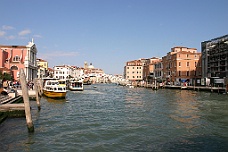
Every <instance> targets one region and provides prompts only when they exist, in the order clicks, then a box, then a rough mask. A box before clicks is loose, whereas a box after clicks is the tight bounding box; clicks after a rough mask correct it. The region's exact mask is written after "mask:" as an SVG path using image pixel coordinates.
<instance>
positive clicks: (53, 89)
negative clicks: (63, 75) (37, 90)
mask: <svg viewBox="0 0 228 152" xmlns="http://www.w3.org/2000/svg"><path fill="white" fill-rule="evenodd" d="M43 94H44V95H45V96H46V97H49V98H65V97H66V94H67V89H66V83H65V84H64V81H63V80H55V79H50V80H45V82H44V88H43Z"/></svg>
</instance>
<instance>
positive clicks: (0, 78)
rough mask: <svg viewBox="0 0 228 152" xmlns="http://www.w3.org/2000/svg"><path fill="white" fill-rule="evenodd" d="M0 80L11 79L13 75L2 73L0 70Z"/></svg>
mask: <svg viewBox="0 0 228 152" xmlns="http://www.w3.org/2000/svg"><path fill="white" fill-rule="evenodd" d="M0 80H10V81H11V80H13V77H12V75H11V74H9V73H2V72H0Z"/></svg>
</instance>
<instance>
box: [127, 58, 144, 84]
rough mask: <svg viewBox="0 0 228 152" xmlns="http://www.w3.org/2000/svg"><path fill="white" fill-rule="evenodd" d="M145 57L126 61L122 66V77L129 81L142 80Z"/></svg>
mask: <svg viewBox="0 0 228 152" xmlns="http://www.w3.org/2000/svg"><path fill="white" fill-rule="evenodd" d="M146 61H147V60H146V59H139V60H133V61H128V62H126V65H125V67H124V79H126V80H129V81H131V82H136V83H137V82H140V81H142V80H143V66H144V63H145V62H146Z"/></svg>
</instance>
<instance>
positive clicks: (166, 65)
mask: <svg viewBox="0 0 228 152" xmlns="http://www.w3.org/2000/svg"><path fill="white" fill-rule="evenodd" d="M162 64H163V79H164V80H166V82H169V83H171V84H175V85H179V84H181V83H182V82H188V83H190V84H192V85H193V84H195V83H196V81H197V83H198V82H199V80H200V78H201V75H202V74H201V70H202V69H201V53H197V50H196V49H195V48H187V47H174V48H172V49H171V52H169V53H167V55H166V56H164V57H162ZM197 79H198V80H197Z"/></svg>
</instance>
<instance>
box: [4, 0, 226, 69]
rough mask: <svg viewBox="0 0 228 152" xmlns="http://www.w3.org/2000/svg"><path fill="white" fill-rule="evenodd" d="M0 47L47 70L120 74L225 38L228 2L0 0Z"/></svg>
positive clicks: (186, 0)
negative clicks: (15, 49)
mask: <svg viewBox="0 0 228 152" xmlns="http://www.w3.org/2000/svg"><path fill="white" fill-rule="evenodd" d="M0 6H1V7H0V45H27V44H28V42H29V41H31V39H32V38H33V39H34V43H35V44H36V47H37V50H38V53H37V57H38V58H41V59H44V60H46V61H48V64H49V67H50V68H53V67H54V66H57V65H74V66H78V67H83V66H84V62H87V63H88V64H90V63H92V64H93V66H94V67H95V68H100V69H103V70H104V72H105V73H106V74H123V71H124V66H125V65H126V62H127V61H132V60H137V59H140V58H152V57H160V58H161V57H163V56H165V55H166V54H167V53H168V52H170V50H171V48H172V47H175V46H184V47H188V48H196V49H197V50H198V52H201V42H203V41H207V40H210V39H213V38H216V37H219V36H223V35H226V34H228V9H227V6H228V0H49V1H48V0H32V1H31V0H1V2H0Z"/></svg>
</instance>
